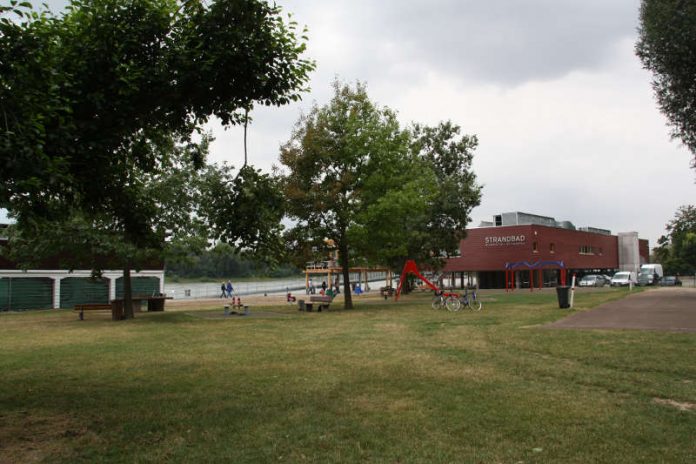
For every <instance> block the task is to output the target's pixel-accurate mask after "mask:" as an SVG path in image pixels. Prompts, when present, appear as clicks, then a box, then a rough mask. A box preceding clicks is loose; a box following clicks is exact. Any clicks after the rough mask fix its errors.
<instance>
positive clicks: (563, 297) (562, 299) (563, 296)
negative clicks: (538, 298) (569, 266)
mask: <svg viewBox="0 0 696 464" xmlns="http://www.w3.org/2000/svg"><path fill="white" fill-rule="evenodd" d="M556 295H557V296H558V307H559V308H561V309H566V308H570V287H568V286H558V287H556Z"/></svg>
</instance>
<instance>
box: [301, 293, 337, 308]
mask: <svg viewBox="0 0 696 464" xmlns="http://www.w3.org/2000/svg"><path fill="white" fill-rule="evenodd" d="M332 301H333V298H332V297H331V296H329V295H312V296H310V297H309V303H307V302H306V301H305V300H299V301H298V302H297V304H298V307H299V308H298V309H299V310H300V311H312V309H313V308H314V304H315V303H316V304H317V312H321V311H322V310H323V309H326V310H328V309H329V306H330V305H331V302H332Z"/></svg>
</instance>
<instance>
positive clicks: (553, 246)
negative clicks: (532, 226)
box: [549, 243, 556, 254]
mask: <svg viewBox="0 0 696 464" xmlns="http://www.w3.org/2000/svg"><path fill="white" fill-rule="evenodd" d="M549 252H551V254H554V253H555V252H556V244H555V243H549Z"/></svg>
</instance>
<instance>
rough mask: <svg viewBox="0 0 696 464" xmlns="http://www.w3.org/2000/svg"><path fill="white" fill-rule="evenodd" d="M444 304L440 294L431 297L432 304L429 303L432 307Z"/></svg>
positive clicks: (439, 307)
mask: <svg viewBox="0 0 696 464" xmlns="http://www.w3.org/2000/svg"><path fill="white" fill-rule="evenodd" d="M443 304H444V301H443V300H442V297H441V296H436V297H435V298H433V304H432V305H431V306H432V307H433V309H441V308H442V306H443Z"/></svg>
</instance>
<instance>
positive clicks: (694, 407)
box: [653, 398, 696, 411]
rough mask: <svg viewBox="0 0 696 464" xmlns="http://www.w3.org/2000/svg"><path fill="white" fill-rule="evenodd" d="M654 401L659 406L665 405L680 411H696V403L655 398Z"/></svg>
mask: <svg viewBox="0 0 696 464" xmlns="http://www.w3.org/2000/svg"><path fill="white" fill-rule="evenodd" d="M653 401H654V402H655V403H657V404H663V405H665V406H671V407H673V408H677V409H678V410H680V411H696V404H694V403H686V402H679V401H674V400H669V399H664V398H653Z"/></svg>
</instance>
